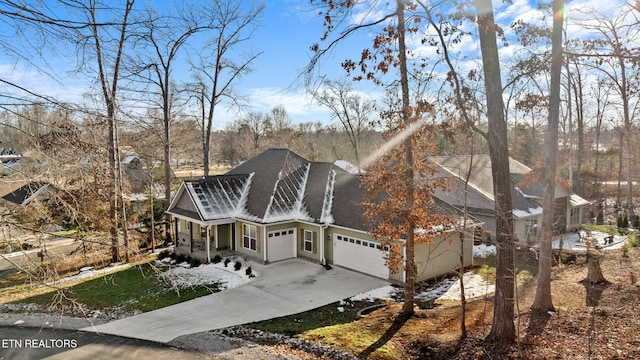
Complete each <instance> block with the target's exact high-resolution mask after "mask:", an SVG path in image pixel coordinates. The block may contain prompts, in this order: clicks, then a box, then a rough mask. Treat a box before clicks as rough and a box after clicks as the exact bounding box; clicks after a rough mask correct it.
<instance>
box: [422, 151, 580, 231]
mask: <svg viewBox="0 0 640 360" xmlns="http://www.w3.org/2000/svg"><path fill="white" fill-rule="evenodd" d="M429 160H430V161H433V162H434V163H436V164H437V165H438V167H439V168H440V174H439V175H438V176H441V177H449V178H451V182H450V184H449V189H448V191H442V190H439V191H437V192H436V193H435V194H434V196H435V197H437V198H439V199H440V200H442V201H444V202H446V203H448V204H451V205H453V206H456V207H458V208H462V207H463V206H464V204H466V206H467V209H468V212H469V213H470V214H472V215H473V216H474V217H476V218H477V219H479V220H480V221H483V222H484V223H485V226H486V228H487V230H489V231H491V232H492V233H493V234H495V229H496V221H495V219H496V216H499V215H498V214H496V211H495V202H494V196H493V176H492V173H491V159H490V157H489V155H473V156H471V155H462V156H434V157H431V158H429ZM470 165H471V170H470V169H469V167H470ZM509 169H510V173H511V197H512V203H513V219H514V232H515V235H516V237H517V239H518V241H520V242H524V241H526V238H527V233H530V234H531V236H532V238H533V239H537V238H539V236H540V231H539V227H540V225H541V224H542V199H543V197H544V186H543V184H542V183H539V182H529V181H527V180H526V179H525V175H526V174H528V173H530V172H531V169H530V168H528V167H527V166H525V165H523V164H522V163H520V162H518V161H516V160H514V159H511V158H510V159H509ZM467 177H468V178H469V181H468V186H466V189H465V179H467ZM464 194H467V196H466V198H465V196H464ZM555 204H556V207H555V211H554V230H555V231H556V232H558V233H563V232H566V231H568V230H572V229H573V228H578V227H580V226H581V225H582V220H583V217H584V216H586V215H585V213H586V211H587V209H588V206H589V205H590V202H589V201H587V200H585V199H583V198H581V197H580V196H578V195H576V194H574V193H573V192H572V189H571V187H570V186H569V184H568V183H567V182H566V181H564V180H563V179H558V181H557V182H556V189H555Z"/></svg>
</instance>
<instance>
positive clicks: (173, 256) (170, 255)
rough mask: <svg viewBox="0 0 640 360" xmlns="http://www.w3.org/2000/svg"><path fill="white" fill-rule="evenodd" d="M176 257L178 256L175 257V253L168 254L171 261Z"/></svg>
mask: <svg viewBox="0 0 640 360" xmlns="http://www.w3.org/2000/svg"><path fill="white" fill-rule="evenodd" d="M177 256H178V255H177V254H176V253H174V252H172V253H171V254H169V258H170V259H171V260H175V259H176V257H177Z"/></svg>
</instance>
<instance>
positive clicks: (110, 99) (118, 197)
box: [78, 0, 135, 262]
mask: <svg viewBox="0 0 640 360" xmlns="http://www.w3.org/2000/svg"><path fill="white" fill-rule="evenodd" d="M134 1H135V0H127V2H126V6H125V9H124V11H123V14H122V23H121V25H120V26H119V37H118V38H117V39H116V49H115V53H116V55H115V58H114V59H113V62H112V64H111V65H108V64H107V63H106V61H107V58H106V54H105V53H104V51H103V50H104V49H103V35H102V34H101V32H100V31H99V27H98V18H97V16H98V11H99V9H100V7H101V6H99V4H98V3H97V2H96V1H89V4H88V5H84V4H78V5H80V6H82V8H84V10H85V11H86V13H87V15H88V16H89V20H90V22H89V24H90V28H91V36H92V39H93V44H94V48H93V50H94V51H95V58H96V61H97V68H98V78H99V83H100V87H101V88H102V97H103V100H104V103H105V104H104V105H105V108H106V112H107V113H106V116H105V117H106V121H107V124H108V128H109V136H108V143H107V150H108V153H109V169H110V171H109V177H110V179H111V182H112V199H111V201H110V202H109V204H110V205H109V217H110V218H111V219H112V222H113V224H112V226H111V230H110V233H111V242H112V260H113V261H114V262H117V261H119V260H120V255H119V248H118V242H119V241H118V224H117V219H118V215H117V212H118V205H117V204H118V203H119V202H120V203H121V202H122V185H121V181H120V180H121V179H122V178H121V176H120V175H119V174H120V173H121V169H120V156H119V153H118V151H119V150H118V148H119V146H118V143H117V140H118V135H117V133H118V119H117V99H118V97H117V95H118V89H119V88H118V81H119V80H120V76H121V74H120V65H121V62H122V58H123V51H124V46H125V43H126V41H127V30H128V29H127V26H128V24H129V23H128V19H129V15H130V14H131V11H132V9H133V4H134ZM107 69H111V71H110V76H109V73H108V72H107ZM122 209H124V207H123V208H122ZM123 214H124V210H123ZM126 227H127V225H126V221H125V222H124V224H123V229H125V232H126ZM126 246H127V244H125V247H126ZM126 253H128V250H127V251H126ZM127 256H128V255H127ZM127 260H128V259H127Z"/></svg>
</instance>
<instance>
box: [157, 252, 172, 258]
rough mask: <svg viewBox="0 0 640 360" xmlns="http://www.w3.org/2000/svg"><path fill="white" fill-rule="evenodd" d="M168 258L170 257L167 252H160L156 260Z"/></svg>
mask: <svg viewBox="0 0 640 360" xmlns="http://www.w3.org/2000/svg"><path fill="white" fill-rule="evenodd" d="M169 256H171V252H170V251H169V250H162V251H160V253H159V254H158V260H162V259H164V258H168V257H169Z"/></svg>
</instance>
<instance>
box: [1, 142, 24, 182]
mask: <svg viewBox="0 0 640 360" xmlns="http://www.w3.org/2000/svg"><path fill="white" fill-rule="evenodd" d="M21 158H22V156H21V155H20V154H18V152H17V151H16V149H15V148H0V175H10V174H14V173H15V172H16V171H15V168H16V167H17V166H18V164H19V163H20V159H21Z"/></svg>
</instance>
